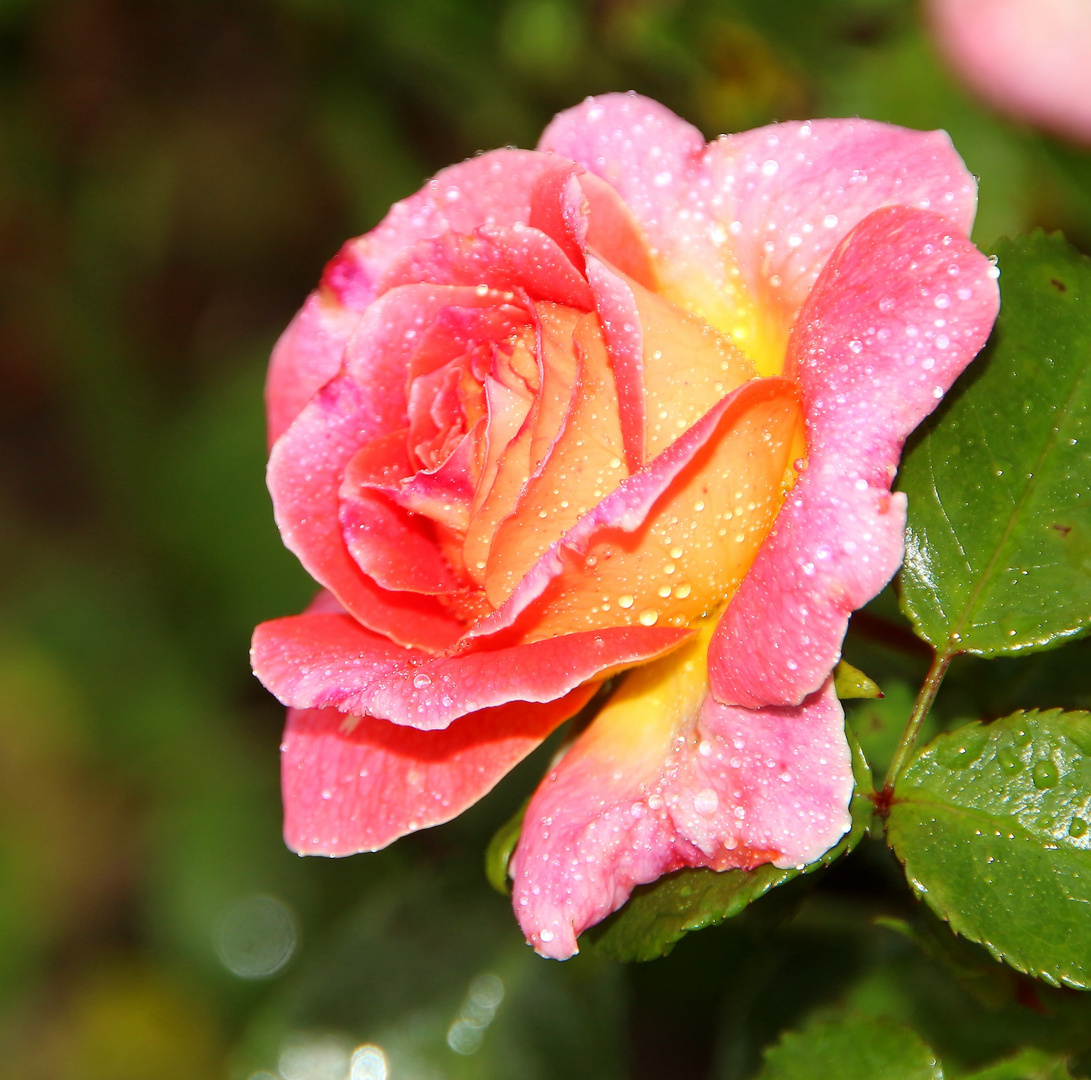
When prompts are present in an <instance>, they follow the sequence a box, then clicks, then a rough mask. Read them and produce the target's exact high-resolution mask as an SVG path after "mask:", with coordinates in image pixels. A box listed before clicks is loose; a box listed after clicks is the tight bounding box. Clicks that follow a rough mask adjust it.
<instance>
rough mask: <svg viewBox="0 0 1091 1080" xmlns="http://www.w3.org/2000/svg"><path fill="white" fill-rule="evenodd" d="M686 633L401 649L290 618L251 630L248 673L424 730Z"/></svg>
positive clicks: (621, 632) (339, 626) (346, 622)
mask: <svg viewBox="0 0 1091 1080" xmlns="http://www.w3.org/2000/svg"><path fill="white" fill-rule="evenodd" d="M690 636H691V632H690V631H688V630H669V629H660V628H658V627H653V628H645V627H636V628H630V627H618V628H616V629H612V630H600V631H595V632H589V633H583V634H569V635H567V636H566V637H561V638H553V639H551V640H549V641H540V642H536V643H534V644H533V645H516V646H511V647H507V648H496V649H491V650H489V651H484V650H482V651H478V652H464V653H461V654H459V655H454V656H442V657H441V656H432V655H431V654H429V653H426V652H424V651H422V650H420V649H404V648H401V647H400V646H398V645H396V644H394V643H393V642H392V641H390V640H389V639H388V638H386V637H383V636H381V635H379V634H375V633H372V632H371V631H370V630H367V629H365V628H364V627H363V626H361V625H360V624H359V623H358V622H356V621H355V620H354V619H353V618H352V617H351V616H349V615H320V614H304V615H293V616H289V617H288V618H284V619H274V620H273V621H271V622H265V623H262V624H261V625H260V626H259V627H258V628H257V629H256V630H255V631H254V640H253V645H252V647H251V654H250V655H251V661H252V664H253V668H254V673H255V674H256V675H257V677H258V678H259V679H260V680H261V681H262V683H263V684H264V685H265V687H266V689H268V690H269V691H270V692H271V693H273V694H274V695H275V696H276V697H278V698H279V699H280V700H281V701H282V702H283V703H284V704H285V705H290V706H292V707H293V708H296V709H322V708H327V707H333V708H336V709H340V710H341V712H345V713H352V714H353V715H355V716H361V715H365V714H366V715H368V716H373V717H377V718H379V719H383V720H393V721H394V722H395V723H397V724H406V725H408V726H409V727H415V728H419V729H420V730H422V731H433V730H436V729H439V728H445V727H447V726H448V725H449V724H450V723H451V721H452V720H456V719H457V718H458V717H460V716H465V715H466V714H467V713H471V712H476V711H477V710H478V709H486V708H490V707H492V706H494V705H503V704H506V703H507V702H509V701H530V702H544V701H554V700H556V699H557V698H559V697H563V696H564V695H565V694H567V693H569V692H570V691H571V690H574V689H575V688H576V687H577V686H579V685H581V684H582V683H585V682H587V681H588V680H589V679H595V678H598V679H604V678H606V677H607V676H608V675H610V674H613V673H614V672H616V671H620V670H622V669H623V668H626V667H630V666H631V665H633V664H637V663H641V662H642V661H645V660H649V659H651V658H652V657H655V656H659V655H661V654H662V653H664V652H667V651H669V650H670V649H672V648H674V647H675V646H677V645H678V644H679V643H680V642H682V641H684V640H685V639H686V638H688V637H690Z"/></svg>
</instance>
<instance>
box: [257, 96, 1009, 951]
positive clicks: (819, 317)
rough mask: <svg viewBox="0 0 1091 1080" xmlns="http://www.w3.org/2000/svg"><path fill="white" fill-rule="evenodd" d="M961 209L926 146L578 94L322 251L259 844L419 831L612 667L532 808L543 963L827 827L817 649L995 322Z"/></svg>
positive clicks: (519, 752) (831, 775) (300, 320)
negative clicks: (671, 884) (273, 800)
mask: <svg viewBox="0 0 1091 1080" xmlns="http://www.w3.org/2000/svg"><path fill="white" fill-rule="evenodd" d="M975 195H976V191H975V186H974V183H973V180H972V178H971V177H970V176H969V175H968V174H967V173H966V171H965V168H964V167H963V165H962V163H961V161H960V160H959V159H958V157H957V155H956V154H955V153H954V151H953V149H952V148H951V146H950V143H949V141H948V140H947V138H946V136H945V135H943V134H942V133H931V134H924V133H919V132H911V131H905V130H902V129H898V128H892V127H888V126H885V125H880V124H874V123H869V122H865V121H847V120H833V121H816V122H814V123H810V124H798V123H796V124H783V125H774V126H772V127H769V128H765V129H760V130H757V131H752V132H748V133H745V134H742V135H736V136H732V137H729V138H725V139H722V140H719V141H717V142H714V143H712V144H711V145H709V146H708V147H706V146H705V145H704V141H703V139H701V137H700V136H699V134H698V133H697V132H696V131H695V130H694V129H693V128H691V127H690V126H689V125H687V124H685V123H683V122H682V121H681V120H679V119H678V118H677V117H675V116H673V115H672V114H671V113H669V112H668V111H667V110H665V109H663V108H662V107H661V106H659V105H656V104H655V103H654V102H650V101H648V100H646V99H642V98H639V97H635V96H632V95H628V96H621V95H611V96H608V97H605V98H600V99H597V100H590V101H588V102H585V103H584V104H583V105H581V106H579V107H577V108H575V109H572V110H570V111H568V112H566V113H562V114H561V115H560V116H559V117H558V118H557V119H556V120H555V121H554V122H553V123H552V124H551V125H550V127H549V128H548V129H547V130H546V132H545V134H544V135H543V138H542V143H541V151H540V152H524V151H517V150H503V151H496V152H494V153H491V154H486V155H484V156H482V157H479V158H475V159H473V160H472V161H468V162H466V163H464V164H462V165H458V166H455V167H453V168H451V169H447V170H445V171H444V172H441V173H440V174H439V175H438V176H437V177H436V178H435V179H434V180H432V181H430V182H429V184H428V185H426V187H425V188H424V189H423V190H422V191H421V192H419V193H418V194H417V195H414V196H413V197H411V198H410V199H407V200H406V201H405V202H403V203H400V204H398V205H396V206H395V207H394V208H393V209H392V210H391V211H390V214H389V215H388V216H387V218H386V219H385V220H384V221H383V222H382V223H381V224H380V225H379V226H378V227H377V228H376V229H375V230H373V231H372V232H371V233H369V234H368V235H366V236H364V237H362V238H360V239H358V240H354V241H351V242H350V243H349V244H347V245H346V246H345V248H344V249H343V250H342V251H341V253H340V254H339V255H338V256H337V258H335V259H334V260H333V262H332V263H331V264H330V265H329V266H328V267H327V269H326V272H325V275H324V277H323V281H322V284H321V285H320V287H319V289H318V291H317V292H316V293H314V294H313V295H312V296H311V297H310V298H309V299H308V301H307V303H306V305H305V306H304V308H303V309H302V311H301V312H300V313H299V315H297V317H296V319H295V320H294V322H293V323H292V325H291V326H290V327H289V328H288V330H287V331H286V332H285V334H284V336H283V337H282V338H281V340H280V342H279V343H278V345H277V347H276V350H275V352H274V356H273V360H272V365H271V368H270V374H269V382H268V407H269V421H270V436H271V439H272V442H273V445H272V452H271V455H270V462H269V487H270V490H271V492H272V495H273V501H274V506H275V510H276V516H277V521H278V524H279V526H280V529H281V533H282V535H283V537H284V540H285V542H286V543H287V544H288V546H289V547H290V548H292V550H294V551H295V552H296V553H297V555H298V556H299V558H300V559H301V561H302V562H303V564H304V566H305V567H306V568H307V569H308V570H309V571H310V573H311V574H312V575H313V576H314V577H315V578H316V579H317V580H318V581H319V582H320V583H321V584H322V585H323V586H324V587H325V591H324V592H322V593H321V594H320V595H319V598H318V599H317V600H316V601H315V603H314V604H313V605H312V607H311V608H310V609H309V610H308V611H307V612H306V613H304V614H302V615H299V616H295V617H291V618H286V619H278V620H275V621H273V622H270V623H265V624H263V625H262V626H260V627H258V629H257V631H256V632H255V638H254V649H253V660H254V668H255V671H256V672H257V674H258V675H259V677H260V678H261V679H262V681H263V682H264V683H265V685H266V686H267V687H269V689H270V690H272V691H273V692H274V693H275V694H276V695H277V696H278V697H279V698H280V699H281V700H282V701H283V702H285V703H286V704H287V705H289V706H291V708H290V710H289V720H288V730H287V733H286V736H285V741H284V796H285V809H286V817H285V833H286V837H287V840H288V843H289V845H290V846H292V847H293V848H295V849H296V850H298V851H301V852H320V853H325V854H345V853H348V852H353V851H360V850H368V849H375V848H378V847H382V846H383V845H385V844H387V843H389V842H390V841H392V840H393V839H395V838H396V837H398V836H400V835H402V834H404V833H406V832H409V831H411V830H413V829H417V828H422V827H425V826H428V825H433V824H436V823H438V822H441V821H445V820H447V819H449V818H450V817H452V816H454V815H455V814H457V813H459V812H460V811H461V810H462V809H463V808H465V807H466V806H468V805H469V804H470V803H472V802H473V801H474V800H476V799H477V798H479V797H480V796H481V795H482V794H483V793H484V792H486V791H487V790H488V789H489V788H490V787H492V785H493V784H494V783H495V782H496V781H497V779H498V778H499V777H500V776H502V775H503V774H504V773H505V772H506V771H507V770H508V769H510V768H511V767H512V766H513V765H514V764H515V763H516V762H517V761H518V760H520V759H521V758H522V757H523V756H525V755H526V754H527V753H528V752H529V751H530V750H531V749H532V748H533V747H534V746H536V745H537V744H538V743H539V742H540V741H541V740H542V739H543V738H544V737H545V736H546V735H547V734H548V733H549V732H550V731H551V730H553V729H554V728H555V727H556V726H557V725H558V724H559V723H560V722H561V721H562V720H564V719H565V718H567V717H569V716H571V715H573V714H574V713H575V712H576V711H577V710H578V709H580V708H581V707H582V705H583V704H584V703H585V702H587V701H588V700H589V699H590V697H591V696H592V694H593V693H594V691H595V689H596V688H597V687H598V686H600V685H601V684H602V682H603V680H604V679H605V678H606V677H607V676H609V675H611V674H614V673H617V672H620V671H623V670H624V669H626V668H632V667H636V668H637V670H635V671H633V672H632V673H631V674H630V675H629V676H628V677H627V678H626V679H625V681H624V682H622V683H621V685H620V688H619V689H618V690H617V691H616V692H615V693H614V694H613V696H612V697H611V698H610V700H609V701H608V702H607V704H606V705H605V706H604V708H603V709H602V710H601V711H600V712H599V714H598V715H597V716H596V717H595V719H594V720H593V721H592V722H591V723H590V725H589V726H588V727H587V728H586V729H585V730H584V731H583V732H582V734H580V735H579V737H578V738H577V739H575V741H574V742H573V743H572V745H571V746H570V748H569V749H568V752H567V753H566V754H565V756H564V757H563V758H562V759H561V760H560V761H559V762H558V763H556V764H555V765H554V766H553V768H552V770H551V771H550V773H549V775H548V776H547V778H546V779H545V781H544V782H543V783H542V785H541V787H540V788H539V790H538V792H537V793H536V794H535V796H534V798H533V799H532V800H531V803H530V805H529V807H528V810H527V814H526V818H525V821H524V825H523V830H522V835H521V838H520V841H519V845H518V847H517V849H516V852H515V855H514V857H513V860H512V864H511V872H512V876H513V880H514V901H515V910H516V914H517V917H518V918H519V920H520V922H521V924H522V926H523V928H524V931H525V932H526V934H527V937H528V939H529V940H530V941H531V942H532V943H533V944H534V945H535V947H536V948H537V949H538V950H539V951H541V952H543V953H545V954H548V955H553V956H560V957H563V956H567V955H570V954H571V953H573V952H574V951H576V935H577V934H578V933H579V932H581V931H582V930H583V929H584V928H585V927H587V926H589V925H591V924H592V923H594V922H595V921H597V920H599V919H601V918H603V917H604V916H605V915H606V914H608V913H609V912H610V911H612V910H614V909H615V908H617V907H618V906H619V905H620V904H622V903H623V902H624V901H625V899H626V898H627V896H628V895H629V893H630V891H631V890H632V888H633V887H634V885H636V884H638V883H641V882H648V881H651V880H654V879H655V878H656V877H658V876H659V875H661V874H663V873H666V872H668V871H670V870H673V869H676V868H678V867H681V866H695V865H706V866H712V867H715V868H717V869H725V868H728V867H753V866H755V865H758V864H760V863H763V862H769V861H772V862H774V863H776V864H777V865H781V866H790V865H796V864H800V863H804V862H807V861H810V860H811V859H813V858H815V857H817V856H818V855H819V854H821V853H822V852H823V851H825V850H826V849H827V848H828V847H830V846H831V845H832V844H833V843H835V842H836V841H837V839H838V838H839V837H840V836H841V835H842V834H843V832H844V831H845V829H846V828H847V825H848V815H847V805H848V800H849V797H850V795H851V791H852V776H851V772H850V769H849V757H848V748H847V743H846V739H845V734H844V726H843V715H842V712H841V709H840V706H839V704H838V702H837V699H836V697H835V695H834V694H833V691H832V688H831V678H830V672H831V670H832V668H833V666H834V664H835V663H836V661H837V659H838V655H839V649H840V643H841V640H842V638H843V636H844V632H845V628H846V624H847V619H848V615H849V613H850V612H851V611H852V610H853V609H854V608H856V607H858V606H859V605H860V604H862V603H864V602H865V601H867V600H868V599H870V598H871V597H872V596H874V595H875V594H876V593H877V592H878V591H879V590H880V589H881V588H882V587H883V585H884V584H885V583H886V582H887V581H888V580H889V578H890V576H891V575H892V573H893V572H894V570H895V569H896V568H897V566H898V563H899V562H900V559H901V556H902V533H903V527H904V517H905V500H904V497H903V496H901V495H892V494H891V493H890V483H891V480H892V478H893V475H894V471H895V468H896V464H897V460H898V456H899V453H900V449H901V445H902V442H903V440H904V439H905V436H906V435H907V433H908V432H909V431H910V430H912V428H913V427H914V426H916V424H917V423H918V422H919V421H920V420H921V418H922V417H923V416H924V415H926V414H927V413H928V412H929V411H930V410H931V409H932V408H933V407H934V406H935V404H936V403H937V401H938V400H939V399H940V398H941V397H942V395H943V393H944V391H945V390H946V389H947V387H949V386H950V384H951V382H952V381H953V380H954V379H955V377H956V376H957V375H958V373H959V372H960V371H961V370H962V369H963V367H964V366H965V365H966V364H967V363H968V362H969V360H970V359H971V358H972V357H973V355H974V354H975V353H976V352H977V351H978V349H979V348H980V346H981V344H982V343H983V342H984V340H985V337H986V336H987V334H988V331H989V328H990V327H991V325H992V322H993V319H994V317H995V313H996V308H997V291H996V285H995V280H994V272H993V271H992V269H991V267H990V266H989V265H988V262H987V261H986V260H985V259H984V257H983V256H982V255H981V254H980V253H979V252H978V251H977V250H976V249H975V248H974V247H973V246H972V245H971V244H970V242H969V241H968V240H967V239H966V236H965V231H966V230H967V229H968V228H969V225H970V221H971V218H972V215H973V209H974V203H975ZM782 504H783V505H782ZM638 665H639V666H638Z"/></svg>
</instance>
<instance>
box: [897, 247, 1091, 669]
mask: <svg viewBox="0 0 1091 1080" xmlns="http://www.w3.org/2000/svg"><path fill="white" fill-rule="evenodd" d="M997 247H998V252H999V256H1000V266H1001V269H1002V271H1003V276H1002V279H1001V287H1002V293H1003V308H1002V310H1001V313H1000V318H999V321H998V323H997V329H996V332H995V336H994V340H993V342H992V344H991V345H990V347H989V349H988V351H987V353H986V354H985V355H984V356H982V357H981V358H980V359H979V360H977V361H976V362H975V365H974V367H972V368H971V369H970V372H969V373H968V375H967V377H966V381H965V382H964V383H962V384H960V387H959V388H958V389H957V390H956V392H955V393H954V394H952V395H951V399H950V403H949V406H948V407H946V408H944V409H942V410H941V411H940V412H939V413H938V414H937V415H936V416H935V417H933V418H932V420H931V421H930V422H929V423H928V425H927V427H926V429H925V433H924V436H923V437H922V438H921V439H920V441H919V442H918V443H917V444H916V445H915V446H914V447H913V448H912V450H911V451H910V453H909V454H908V455H907V457H906V460H905V464H904V466H903V468H902V471H901V474H900V480H899V486H900V487H901V489H902V490H903V491H904V492H906V494H908V496H909V523H908V529H907V533H906V558H905V566H904V567H903V569H902V602H903V606H904V609H905V611H906V613H907V614H908V615H909V617H910V618H911V619H912V620H913V622H914V625H915V626H916V627H917V630H918V631H919V633H920V634H921V636H922V637H924V638H925V639H926V640H928V641H929V642H931V643H932V644H933V645H934V646H935V647H936V648H937V649H939V650H941V651H942V650H949V651H950V652H972V653H978V654H980V655H983V656H996V655H1000V654H1003V653H1011V652H1019V651H1025V650H1028V649H1034V648H1042V647H1045V646H1048V645H1052V644H1056V643H1057V642H1058V641H1060V640H1062V639H1064V638H1070V637H1073V636H1075V635H1077V634H1082V633H1085V632H1086V630H1087V628H1088V625H1089V623H1091V499H1088V498H1086V497H1085V496H1086V495H1087V492H1088V489H1089V487H1091V438H1089V437H1088V436H1089V435H1091V432H1089V431H1088V426H1089V425H1088V410H1089V408H1091V306H1089V305H1091V259H1088V258H1087V257H1086V256H1084V255H1081V254H1079V253H1078V252H1077V251H1076V250H1075V249H1073V248H1071V247H1070V246H1069V245H1068V244H1066V243H1065V241H1064V239H1063V237H1061V236H1060V235H1059V234H1055V235H1053V236H1046V235H1045V234H1044V233H1042V232H1040V231H1039V232H1036V233H1033V234H1031V235H1030V236H1023V237H1019V238H1017V239H1016V240H1004V241H1001V242H1000V243H999V244H998V246H997ZM950 287H951V290H952V291H955V290H957V289H958V288H959V282H958V280H957V279H954V278H952V280H951V286H950ZM940 300H941V296H939V295H937V297H936V303H937V305H939V303H940ZM936 312H937V316H938V319H937V321H938V322H942V312H943V309H942V307H941V306H937V309H936ZM921 332H922V333H925V334H928V335H931V336H932V338H931V340H932V344H933V346H934V347H935V348H936V349H940V348H944V347H946V338H945V334H944V331H943V327H942V326H941V327H939V328H938V329H937V328H933V327H927V328H924V327H922V328H921Z"/></svg>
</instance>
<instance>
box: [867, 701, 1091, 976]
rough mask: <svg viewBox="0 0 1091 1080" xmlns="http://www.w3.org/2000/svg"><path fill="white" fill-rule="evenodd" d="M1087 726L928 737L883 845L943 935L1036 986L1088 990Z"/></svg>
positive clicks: (1090, 793)
mask: <svg viewBox="0 0 1091 1080" xmlns="http://www.w3.org/2000/svg"><path fill="white" fill-rule="evenodd" d="M1089 822H1091V714H1088V713H1083V712H1069V713H1065V712H1061V711H1060V710H1059V709H1053V710H1050V711H1048V712H1037V711H1033V712H1018V713H1014V714H1012V715H1011V716H1008V717H1006V718H1005V719H1003V720H997V721H995V722H994V723H992V724H990V725H988V726H985V725H983V724H980V723H973V724H968V725H966V726H965V727H961V728H959V729H957V730H956V731H952V732H949V733H947V734H944V735H940V736H939V737H938V738H937V739H935V740H934V741H933V742H932V743H931V744H929V745H928V746H927V747H926V748H925V749H924V750H923V751H922V752H921V753H920V754H919V755H918V756H917V757H916V758H915V759H914V760H913V761H912V762H911V763H910V765H909V767H908V768H907V769H906V771H905V772H904V773H903V774H902V776H901V778H900V779H899V781H898V783H897V785H896V787H895V789H894V801H893V804H892V806H891V810H890V817H889V819H888V822H887V836H888V839H889V841H890V843H891V845H892V846H893V848H894V851H895V852H896V853H897V855H898V857H899V858H900V859H901V860H902V862H904V863H905V869H906V874H907V875H908V877H909V880H910V883H911V884H912V885H913V887H914V889H915V890H916V891H917V893H918V894H919V895H920V896H921V897H922V898H923V899H924V900H925V901H927V903H928V904H929V905H930V906H931V907H932V908H933V910H935V911H936V913H937V914H939V915H940V916H942V917H943V918H944V919H946V920H947V921H948V922H949V923H950V924H951V927H952V928H953V929H954V930H955V931H957V932H958V933H960V934H963V935H965V936H966V937H968V938H970V939H971V940H973V941H979V942H981V943H982V944H983V945H984V946H985V947H986V948H988V949H989V951H990V952H992V953H993V955H995V956H996V957H997V958H999V959H1002V960H1005V961H1007V962H1008V963H1009V964H1011V965H1012V966H1013V967H1015V968H1017V969H1018V970H1020V971H1025V972H1027V973H1028V974H1031V975H1035V976H1038V977H1039V978H1042V979H1045V980H1046V981H1047V982H1050V983H1053V984H1058V983H1064V984H1066V985H1068V986H1073V987H1077V988H1081V989H1083V988H1086V987H1087V986H1088V985H1091V920H1089V919H1088V917H1087V912H1088V909H1089V905H1091V825H1089Z"/></svg>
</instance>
